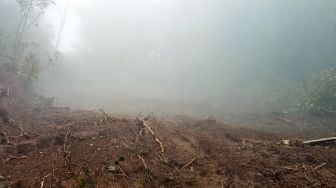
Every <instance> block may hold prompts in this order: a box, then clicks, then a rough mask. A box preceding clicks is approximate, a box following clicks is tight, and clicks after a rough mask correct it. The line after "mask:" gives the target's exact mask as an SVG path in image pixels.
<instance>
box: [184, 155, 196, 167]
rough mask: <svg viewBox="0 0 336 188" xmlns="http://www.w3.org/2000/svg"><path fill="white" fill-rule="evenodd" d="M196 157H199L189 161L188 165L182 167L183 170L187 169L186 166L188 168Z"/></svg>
mask: <svg viewBox="0 0 336 188" xmlns="http://www.w3.org/2000/svg"><path fill="white" fill-rule="evenodd" d="M196 159H197V157H195V158H193V159H192V160H191V161H190V162H189V163H187V164H186V165H184V166H183V167H182V170H183V169H185V168H187V167H188V166H190V165H191V164H192V163H193V162H194V161H195V160H196Z"/></svg>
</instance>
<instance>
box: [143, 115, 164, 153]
mask: <svg viewBox="0 0 336 188" xmlns="http://www.w3.org/2000/svg"><path fill="white" fill-rule="evenodd" d="M137 119H138V120H139V123H140V124H142V125H143V126H144V127H145V128H146V129H147V130H148V131H149V132H150V133H151V135H152V136H153V137H154V139H155V141H156V142H157V143H158V144H159V145H160V148H161V150H160V152H161V153H164V147H163V143H162V142H161V141H160V139H159V138H158V137H157V136H156V134H155V132H154V131H153V129H152V128H151V127H150V125H149V123H148V122H146V121H145V120H144V119H145V118H142V117H140V116H137ZM146 119H148V117H146Z"/></svg>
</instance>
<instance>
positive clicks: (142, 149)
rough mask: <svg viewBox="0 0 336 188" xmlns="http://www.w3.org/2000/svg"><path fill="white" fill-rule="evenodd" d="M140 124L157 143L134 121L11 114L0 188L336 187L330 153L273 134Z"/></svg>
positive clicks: (62, 111) (188, 123)
mask: <svg viewBox="0 0 336 188" xmlns="http://www.w3.org/2000/svg"><path fill="white" fill-rule="evenodd" d="M143 117H144V121H145V122H146V123H147V124H148V125H149V126H150V127H151V129H152V130H153V131H154V133H155V135H154V136H153V135H152V134H151V133H150V131H149V130H148V129H145V126H144V124H143V123H142V122H140V121H139V120H137V119H136V117H129V116H120V115H111V114H106V113H104V112H100V111H97V112H95V111H80V110H76V111H73V110H71V109H68V108H48V109H44V110H42V111H32V110H21V111H20V112H17V113H12V114H10V115H9V119H11V121H10V122H9V123H3V124H1V125H0V127H1V129H0V141H1V144H0V159H1V163H0V187H1V188H3V187H11V188H14V187H41V188H43V187H65V188H67V187H100V188H103V187H211V188H212V187H336V149H335V147H333V146H327V147H326V146H324V147H310V146H303V145H302V144H300V142H294V141H296V139H297V138H300V135H298V134H294V133H293V134H285V133H283V131H282V132H281V131H279V132H278V133H276V132H277V131H276V126H274V128H273V131H267V130H260V128H259V130H257V129H253V128H251V127H253V126H251V127H249V128H247V126H245V128H243V127H239V126H236V125H235V123H232V125H227V124H223V123H218V122H216V121H215V120H196V119H193V118H190V117H184V116H179V117H175V118H160V117H155V116H154V115H151V116H149V117H146V115H144V116H143ZM13 120H14V121H13ZM248 121H250V123H251V122H252V121H251V120H245V121H244V122H245V124H248ZM285 121H286V120H285ZM242 122H243V121H241V122H240V123H238V122H236V123H237V124H239V125H243V123H242ZM287 123H288V122H287ZM251 124H253V122H252V123H251ZM283 124H285V123H283ZM254 127H257V126H254ZM292 127H294V128H293V130H296V128H295V126H292ZM282 129H283V128H279V130H282ZM290 130H291V126H289V125H286V131H288V132H289V133H290V132H291V131H290ZM293 132H294V131H293ZM333 133H335V132H333ZM330 134H332V133H330ZM311 135H313V133H312V134H311ZM282 139H290V140H292V141H293V142H292V143H293V144H291V145H284V144H281V140H282ZM157 140H159V141H161V142H162V143H163V148H164V152H162V151H161V148H160V145H159V143H158V141H157Z"/></svg>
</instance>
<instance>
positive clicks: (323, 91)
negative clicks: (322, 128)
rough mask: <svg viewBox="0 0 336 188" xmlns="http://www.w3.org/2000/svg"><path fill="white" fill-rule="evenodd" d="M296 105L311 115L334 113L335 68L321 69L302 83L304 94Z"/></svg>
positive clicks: (335, 111)
mask: <svg viewBox="0 0 336 188" xmlns="http://www.w3.org/2000/svg"><path fill="white" fill-rule="evenodd" d="M298 107H299V109H300V110H301V111H302V112H305V113H309V114H311V115H318V116H323V115H335V113H336V68H330V69H327V70H325V71H322V72H320V73H319V74H317V75H315V76H314V77H313V78H312V79H310V80H309V81H307V82H306V83H305V84H304V95H303V98H302V99H301V100H300V101H299V103H298Z"/></svg>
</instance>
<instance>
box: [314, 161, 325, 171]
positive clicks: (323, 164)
mask: <svg viewBox="0 0 336 188" xmlns="http://www.w3.org/2000/svg"><path fill="white" fill-rule="evenodd" d="M326 164H327V163H322V164H320V165H317V166H316V167H315V168H314V171H316V170H318V169H320V168H322V167H323V166H325V165H326Z"/></svg>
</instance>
